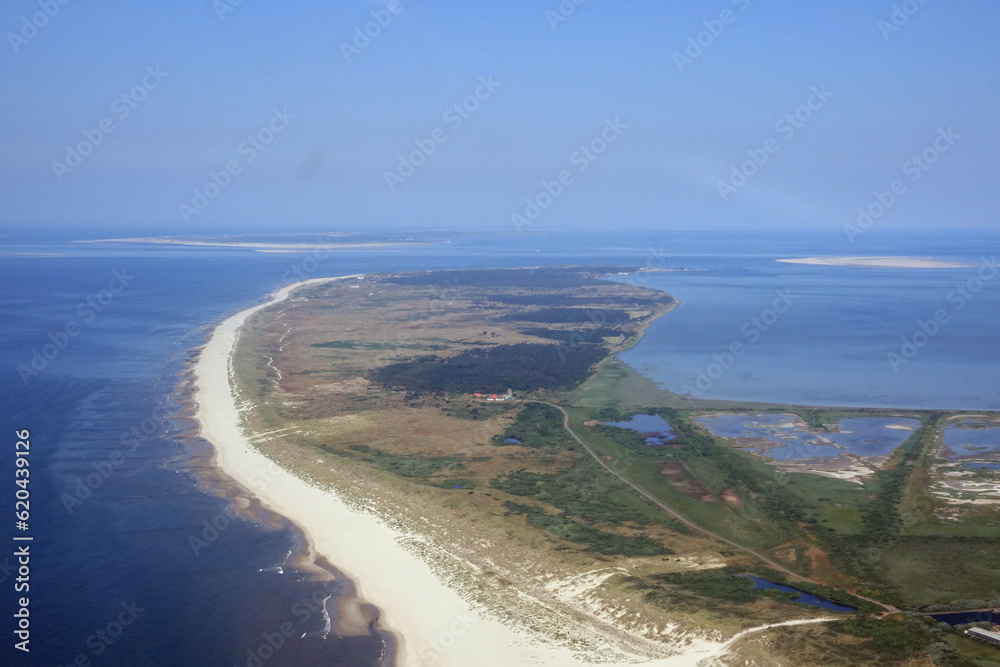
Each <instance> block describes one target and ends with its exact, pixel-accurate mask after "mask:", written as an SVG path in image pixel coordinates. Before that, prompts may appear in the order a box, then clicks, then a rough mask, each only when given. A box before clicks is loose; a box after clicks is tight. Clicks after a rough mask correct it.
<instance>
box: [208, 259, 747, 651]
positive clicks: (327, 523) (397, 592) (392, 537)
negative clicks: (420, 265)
mask: <svg viewBox="0 0 1000 667" xmlns="http://www.w3.org/2000/svg"><path fill="white" fill-rule="evenodd" d="M356 277H358V276H342V277H340V278H322V279H314V280H308V281H304V282H301V283H296V284H294V285H289V286H287V287H284V288H282V289H281V290H279V291H277V292H275V293H274V294H273V295H272V299H271V300H270V301H269V302H267V303H264V304H260V305H258V306H254V307H252V308H248V309H246V310H244V311H242V312H240V313H237V314H236V315H233V316H232V317H229V318H228V319H226V320H225V321H223V322H222V323H221V324H219V325H218V326H217V327H216V328H215V330H214V331H213V333H212V335H211V337H210V338H209V340H208V342H207V343H206V345H205V347H204V349H203V350H202V353H201V355H200V356H199V358H198V361H197V363H196V365H195V366H194V373H193V376H194V385H195V387H194V400H195V403H196V405H197V409H196V413H195V418H196V419H197V421H198V422H199V423H200V425H201V435H202V436H203V437H204V438H205V439H207V440H208V441H209V442H210V443H212V445H213V446H214V448H215V451H216V462H217V464H218V465H219V467H220V468H221V469H222V470H223V471H224V472H225V473H226V474H228V475H229V476H230V477H232V478H233V479H234V480H235V481H236V482H237V483H239V484H241V485H242V486H244V487H246V488H247V489H248V490H249V491H250V492H251V493H252V494H253V495H255V496H256V497H257V498H258V499H259V500H260V501H261V502H262V503H263V504H264V505H265V506H267V507H269V508H271V509H272V510H273V511H275V512H277V513H278V514H281V515H282V516H284V517H286V518H288V519H289V520H290V521H292V522H293V523H295V524H296V525H297V526H299V528H300V529H301V530H302V532H303V534H304V535H305V536H306V538H307V539H308V540H309V542H310V547H311V548H312V549H313V550H314V552H315V553H316V554H318V555H319V556H321V557H323V558H326V559H327V560H329V561H330V562H331V563H333V564H334V565H335V566H336V568H337V569H338V570H340V571H341V572H343V573H345V574H346V575H347V576H348V577H350V579H351V580H352V581H353V582H354V583H355V585H356V588H357V593H358V597H359V598H361V599H363V600H364V601H366V602H369V603H371V604H373V605H375V606H376V607H378V609H379V610H380V611H381V617H380V618H379V621H378V623H379V626H380V627H381V628H383V629H386V630H387V631H389V632H392V633H393V634H394V635H395V637H396V638H397V640H398V645H397V654H396V664H398V665H401V666H402V667H424V666H427V667H430V666H434V667H438V666H448V665H463V666H475V665H482V666H484V667H485V666H487V665H488V666H490V667H506V666H511V667H514V666H518V667H521V666H534V665H537V666H543V665H544V666H546V667H563V666H565V667H588V666H590V665H637V666H642V667H696V666H698V665H705V664H708V663H709V662H713V661H714V660H713V659H714V658H718V657H719V656H721V655H724V654H725V653H726V652H727V651H728V647H729V645H730V644H731V642H732V639H730V640H729V641H726V640H724V639H723V638H721V637H720V638H718V639H714V640H713V639H708V638H705V637H701V638H696V637H692V636H691V635H690V634H686V633H680V634H679V636H678V637H676V639H677V641H676V642H671V641H670V640H667V641H666V642H664V643H662V644H660V643H657V645H655V646H654V645H653V644H652V643H650V644H649V646H648V648H649V652H648V653H646V652H645V651H643V650H642V649H641V648H640V649H639V650H637V651H628V650H622V647H621V643H620V642H617V641H610V642H609V645H608V649H609V650H608V651H607V652H605V653H603V655H600V656H597V655H595V654H594V652H593V651H591V652H588V654H587V655H586V656H583V655H581V654H580V653H579V652H578V651H577V650H574V648H573V647H572V646H569V645H568V644H566V643H559V642H557V641H555V640H551V639H547V638H546V637H544V636H539V634H538V633H529V632H528V631H525V630H521V629H519V628H515V627H510V626H509V625H507V624H504V623H501V622H499V621H498V620H495V619H494V618H493V617H491V615H490V614H489V613H488V612H487V611H485V610H483V609H482V608H480V607H479V606H478V605H474V604H472V603H470V602H468V601H467V600H466V599H464V598H463V597H462V596H461V595H460V593H459V591H457V590H455V589H453V588H450V587H449V586H447V585H446V584H445V583H443V581H442V579H441V578H440V577H439V576H438V574H436V573H435V572H434V570H433V568H432V567H431V565H430V564H429V563H428V562H427V561H425V560H424V559H423V558H421V557H420V556H419V555H418V554H417V553H416V552H417V551H419V550H418V549H413V544H414V542H415V541H416V542H422V543H424V545H425V546H426V543H427V542H428V541H429V538H428V537H427V536H422V535H411V534H406V533H405V532H403V531H402V530H400V529H399V528H398V527H396V526H394V525H390V524H389V523H387V522H385V521H383V520H381V519H380V518H379V517H378V516H376V515H375V514H373V513H370V512H366V511H363V510H362V509H359V508H357V507H356V506H355V505H353V504H349V502H347V501H345V499H344V498H341V497H340V496H339V495H337V493H335V492H331V491H328V490H324V489H321V488H319V487H317V486H315V485H313V484H310V483H309V482H308V481H306V480H304V479H302V478H300V477H298V476H296V475H295V474H293V473H292V472H290V471H288V470H286V469H284V468H282V467H280V466H278V465H276V464H275V463H274V462H273V461H271V460H270V459H269V458H267V457H266V456H264V455H263V454H262V453H261V452H260V451H259V450H257V449H256V448H255V447H254V446H253V445H252V444H250V441H251V439H252V438H253V437H254V436H253V434H248V433H246V432H245V429H244V427H243V424H242V421H241V418H240V413H241V411H245V410H247V409H250V406H247V405H239V404H238V400H237V398H236V396H235V394H234V388H233V384H232V363H231V358H232V354H233V351H234V350H235V348H236V343H237V341H238V338H239V332H240V328H241V326H242V325H243V324H244V323H245V322H246V320H247V319H248V318H249V317H250V316H251V315H253V314H254V313H255V312H257V311H259V310H261V309H262V308H265V307H267V306H269V305H271V304H274V303H277V302H278V301H281V300H283V299H285V298H287V297H288V296H289V294H290V293H291V292H292V291H293V290H295V289H297V288H299V287H302V286H304V285H308V284H315V283H320V282H325V281H329V280H344V279H350V278H356ZM272 435H278V434H272ZM595 575H596V573H595ZM584 579H589V578H584ZM600 579H601V577H596V578H594V579H593V580H589V581H583V580H577V581H575V582H567V588H568V590H567V591H566V593H567V595H568V596H569V597H571V598H572V597H576V596H577V595H576V594H579V593H580V591H579V590H575V588H577V587H582V588H583V589H588V588H590V587H591V586H594V585H595V584H597V583H598V582H599V581H600ZM706 634H707V635H709V636H717V635H718V633H717V632H713V631H712V630H711V629H707V628H706ZM637 648H638V647H637ZM671 653H674V654H673V655H670V654H671ZM644 654H645V655H644ZM656 655H658V656H664V655H669V656H670V657H659V658H656V659H651V657H650V656H656Z"/></svg>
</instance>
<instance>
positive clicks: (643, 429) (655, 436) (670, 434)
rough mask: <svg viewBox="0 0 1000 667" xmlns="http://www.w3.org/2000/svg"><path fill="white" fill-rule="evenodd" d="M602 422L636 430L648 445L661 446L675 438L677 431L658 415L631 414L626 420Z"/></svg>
mask: <svg viewBox="0 0 1000 667" xmlns="http://www.w3.org/2000/svg"><path fill="white" fill-rule="evenodd" d="M604 423H605V425H607V426H614V427H616V428H625V429H628V430H630V431H635V432H637V433H638V434H639V435H641V436H643V437H644V438H646V444H647V445H649V446H650V447H663V446H664V445H666V444H667V443H668V442H672V441H674V440H676V439H677V432H676V431H674V429H673V427H671V426H670V424H668V423H667V420H666V419H664V418H663V417H661V416H660V415H647V414H638V415H633V416H632V418H631V419H630V420H628V421H621V422H604Z"/></svg>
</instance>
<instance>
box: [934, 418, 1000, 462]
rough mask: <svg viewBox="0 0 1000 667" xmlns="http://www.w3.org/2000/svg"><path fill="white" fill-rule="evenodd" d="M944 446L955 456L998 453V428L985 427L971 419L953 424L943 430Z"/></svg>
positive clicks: (999, 437)
mask: <svg viewBox="0 0 1000 667" xmlns="http://www.w3.org/2000/svg"><path fill="white" fill-rule="evenodd" d="M976 426H979V428H975V427H976ZM944 444H946V445H948V449H950V450H951V451H953V452H955V455H956V456H974V455H976V454H984V453H986V452H996V451H1000V427H997V426H986V425H983V424H982V423H981V422H977V421H974V420H971V419H966V420H963V421H960V422H955V423H954V424H949V425H948V426H946V427H945V428H944Z"/></svg>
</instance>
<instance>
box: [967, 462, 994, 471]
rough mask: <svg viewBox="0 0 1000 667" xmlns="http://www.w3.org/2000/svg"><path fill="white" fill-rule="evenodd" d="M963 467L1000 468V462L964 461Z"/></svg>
mask: <svg viewBox="0 0 1000 667" xmlns="http://www.w3.org/2000/svg"><path fill="white" fill-rule="evenodd" d="M962 467H963V468H966V469H968V470H1000V463H979V462H978V461H963V462H962Z"/></svg>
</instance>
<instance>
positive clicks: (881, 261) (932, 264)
mask: <svg viewBox="0 0 1000 667" xmlns="http://www.w3.org/2000/svg"><path fill="white" fill-rule="evenodd" d="M778 261H779V262H785V263H786V264H813V265H816V266H862V267H870V268H886V269H961V268H966V267H969V266H972V264H963V263H961V262H946V261H943V260H940V259H933V258H931V257H802V258H798V259H779V260H778Z"/></svg>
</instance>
